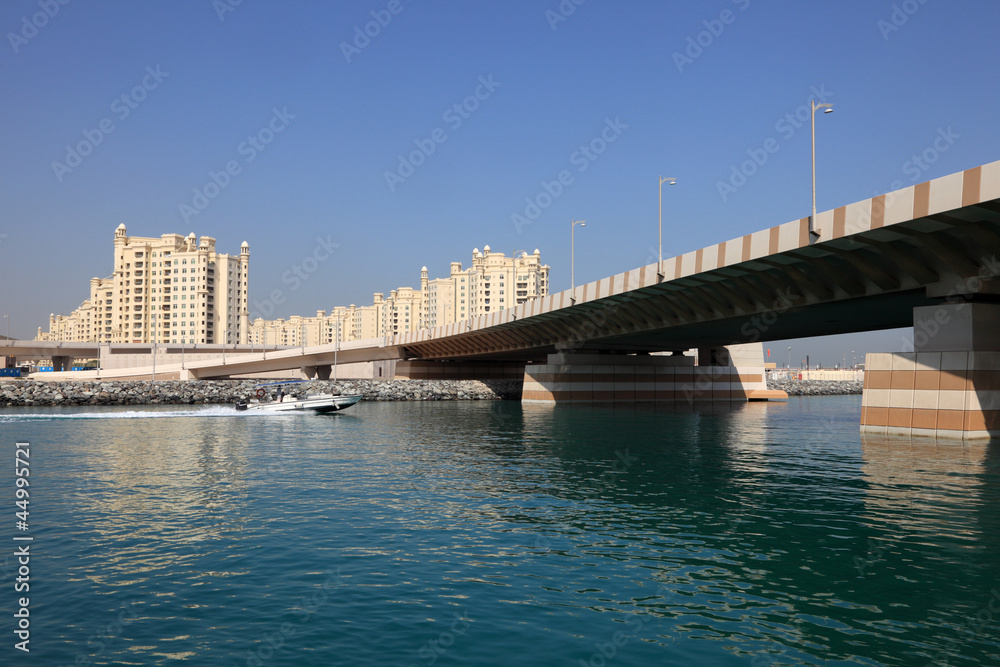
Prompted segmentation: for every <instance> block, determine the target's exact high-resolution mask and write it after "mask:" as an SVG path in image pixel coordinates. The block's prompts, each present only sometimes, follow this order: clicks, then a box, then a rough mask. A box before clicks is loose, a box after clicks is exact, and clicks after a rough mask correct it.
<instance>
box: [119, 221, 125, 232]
mask: <svg viewBox="0 0 1000 667" xmlns="http://www.w3.org/2000/svg"><path fill="white" fill-rule="evenodd" d="M118 229H121V230H124V229H125V223H124V222H123V223H122V224H120V225H118Z"/></svg>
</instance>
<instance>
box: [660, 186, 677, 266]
mask: <svg viewBox="0 0 1000 667" xmlns="http://www.w3.org/2000/svg"><path fill="white" fill-rule="evenodd" d="M664 183H668V184H669V185H677V179H676V178H672V177H670V176H668V177H666V178H664V177H663V176H660V259H659V260H658V261H657V262H656V276H657V278H659V279H660V280H663V184H664Z"/></svg>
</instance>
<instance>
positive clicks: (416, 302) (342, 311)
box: [250, 246, 549, 345]
mask: <svg viewBox="0 0 1000 667" xmlns="http://www.w3.org/2000/svg"><path fill="white" fill-rule="evenodd" d="M548 293H549V266H548V265H545V264H542V261H541V253H540V252H539V251H538V250H535V252H534V254H531V255H529V254H528V253H526V252H522V253H521V254H520V255H519V256H517V257H506V256H505V255H504V254H503V253H500V252H492V251H491V250H490V247H489V246H486V247H484V248H483V250H482V251H480V250H479V249H478V248H476V249H474V250H473V251H472V266H471V267H469V268H468V269H462V263H461V262H452V263H451V271H450V273H449V275H448V277H446V278H435V279H433V280H432V279H429V278H428V274H427V267H426V266H425V267H423V268H421V269H420V289H414V288H412V287H399V288H397V289H394V290H392V291H391V292H389V296H388V298H386V297H385V295H384V294H383V293H382V292H376V293H375V294H374V297H373V299H372V305H370V306H361V307H358V306H355V305H353V304H352V305H350V306H347V307H344V306H338V307H336V308H334V309H333V310H332V311H330V313H329V314H327V313H326V311H323V310H320V311H317V313H316V317H301V316H299V315H293V316H292V317H290V318H288V319H287V320H285V319H277V320H264V319H260V318H258V319H256V320H254V321H253V322H252V323H251V324H250V342H251V343H256V344H265V345H318V344H323V343H332V342H334V341H335V340H339V341H342V342H346V341H352V340H365V339H368V338H379V337H382V336H386V335H390V336H391V335H395V334H401V333H406V332H409V331H418V330H420V329H428V328H431V327H437V326H442V325H445V324H451V323H452V322H459V321H461V320H465V319H469V318H470V317H477V316H479V315H485V314H487V313H491V312H496V311H498V310H503V309H504V308H510V307H512V306H516V305H520V304H522V303H526V302H527V301H530V300H532V299H537V298H538V297H541V296H545V295H547V294H548ZM338 332H339V333H338Z"/></svg>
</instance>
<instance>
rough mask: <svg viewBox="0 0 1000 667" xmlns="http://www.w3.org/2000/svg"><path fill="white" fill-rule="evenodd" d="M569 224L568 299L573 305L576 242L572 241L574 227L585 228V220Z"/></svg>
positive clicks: (573, 221)
mask: <svg viewBox="0 0 1000 667" xmlns="http://www.w3.org/2000/svg"><path fill="white" fill-rule="evenodd" d="M570 222H572V224H571V225H570V228H569V294H570V297H569V298H570V301H572V302H573V303H576V296H575V295H574V294H573V292H574V291H575V290H576V275H575V269H576V266H575V261H576V250H575V246H576V242H575V240H574V237H573V234H574V232H576V226H577V225H580V226H581V227H586V226H587V221H586V220H571V221H570Z"/></svg>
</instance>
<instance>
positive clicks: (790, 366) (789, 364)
mask: <svg viewBox="0 0 1000 667" xmlns="http://www.w3.org/2000/svg"><path fill="white" fill-rule="evenodd" d="M788 370H792V346H791V345H789V346H788Z"/></svg>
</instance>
